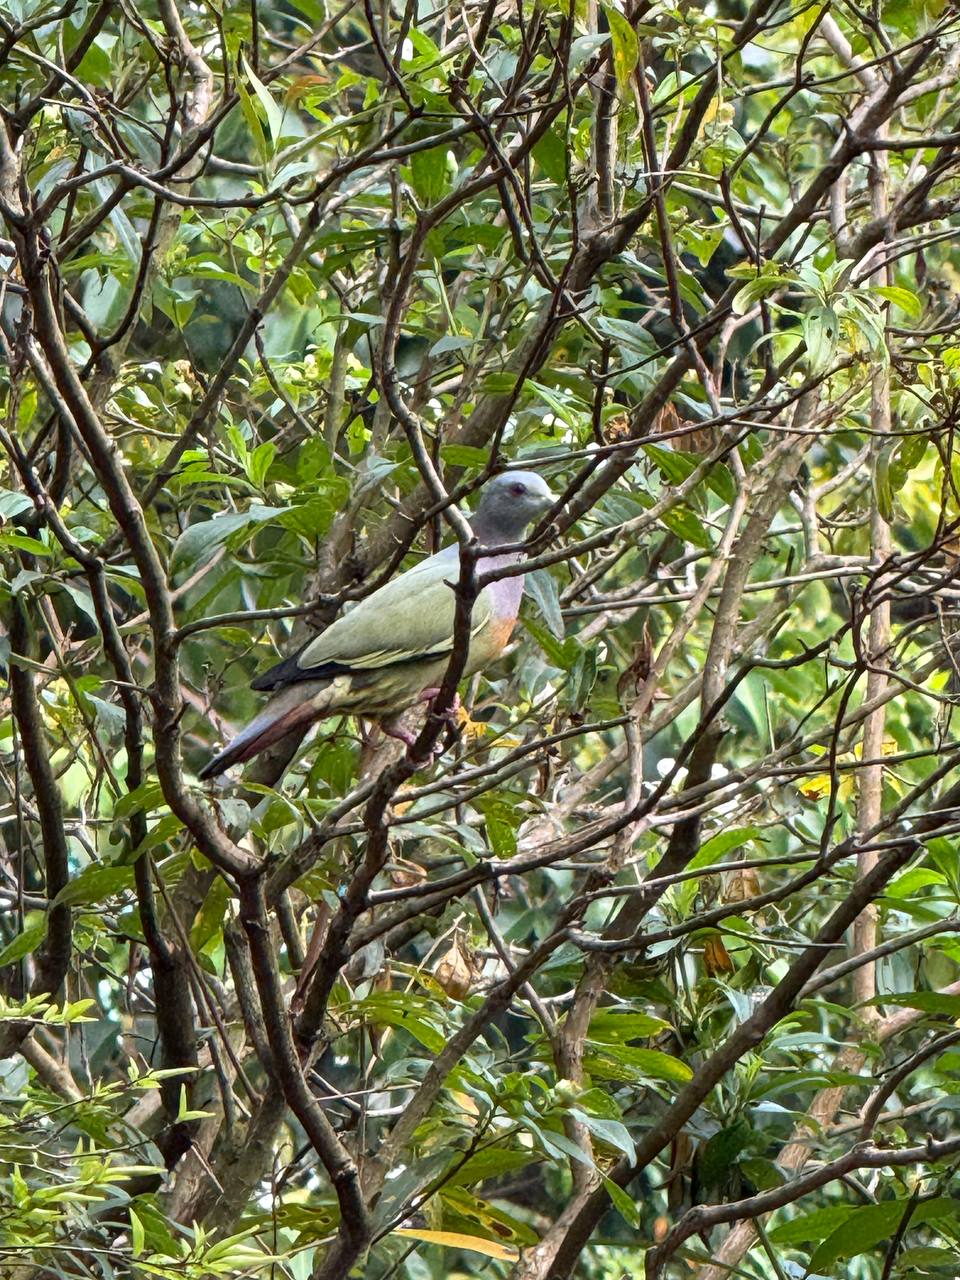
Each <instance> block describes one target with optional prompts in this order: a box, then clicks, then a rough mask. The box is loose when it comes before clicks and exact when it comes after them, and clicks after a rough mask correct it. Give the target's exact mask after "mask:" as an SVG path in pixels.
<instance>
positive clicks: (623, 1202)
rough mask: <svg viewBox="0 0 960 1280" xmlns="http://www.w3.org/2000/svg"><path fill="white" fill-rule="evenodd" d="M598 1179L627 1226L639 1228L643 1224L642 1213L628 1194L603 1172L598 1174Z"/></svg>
mask: <svg viewBox="0 0 960 1280" xmlns="http://www.w3.org/2000/svg"><path fill="white" fill-rule="evenodd" d="M600 1181H601V1182H602V1183H603V1188H604V1190H605V1191H606V1193H607V1195H608V1196H609V1197H610V1200H611V1201H612V1203H613V1206H614V1208H615V1209H616V1210H617V1212H618V1213H619V1214H620V1216H621V1218H623V1220H624V1222H626V1224H627V1226H629V1227H633V1228H634V1229H635V1230H639V1229H640V1228H641V1226H642V1225H643V1214H642V1213H641V1212H640V1209H639V1208H638V1207H637V1205H636V1203H635V1202H634V1200H633V1199H632V1197H631V1196H630V1194H629V1193H628V1192H626V1191H624V1189H623V1187H619V1186H617V1184H616V1183H615V1182H613V1181H611V1179H610V1178H608V1177H607V1176H606V1175H605V1174H601V1175H600Z"/></svg>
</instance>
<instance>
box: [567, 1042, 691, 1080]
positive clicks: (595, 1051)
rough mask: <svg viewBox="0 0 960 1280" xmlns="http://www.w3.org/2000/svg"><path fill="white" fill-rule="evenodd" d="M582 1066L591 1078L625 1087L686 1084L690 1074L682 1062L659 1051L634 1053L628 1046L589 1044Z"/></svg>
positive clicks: (645, 1050)
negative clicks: (653, 1082) (655, 1082)
mask: <svg viewBox="0 0 960 1280" xmlns="http://www.w3.org/2000/svg"><path fill="white" fill-rule="evenodd" d="M584 1062H585V1065H586V1068H587V1070H588V1071H589V1072H590V1074H591V1075H594V1076H600V1077H601V1078H602V1079H605V1080H622V1081H624V1082H625V1083H626V1082H628V1081H630V1082H634V1083H635V1082H638V1081H640V1080H669V1081H671V1082H672V1083H674V1084H686V1083H687V1082H688V1081H689V1080H692V1079H693V1072H692V1071H691V1070H690V1068H689V1067H688V1066H687V1064H686V1063H685V1062H681V1061H680V1059H679V1058H674V1057H672V1056H671V1055H670V1054H669V1053H662V1052H661V1051H660V1050H659V1049H635V1048H633V1047H632V1046H631V1045H622V1044H621V1045H616V1046H614V1045H610V1044H595V1043H594V1042H593V1041H589V1042H588V1044H587V1047H586V1053H585V1056H584Z"/></svg>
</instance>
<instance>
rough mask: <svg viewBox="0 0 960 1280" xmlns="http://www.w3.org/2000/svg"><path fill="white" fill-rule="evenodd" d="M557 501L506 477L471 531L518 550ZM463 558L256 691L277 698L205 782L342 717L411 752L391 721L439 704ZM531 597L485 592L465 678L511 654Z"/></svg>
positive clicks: (332, 633) (382, 596)
mask: <svg viewBox="0 0 960 1280" xmlns="http://www.w3.org/2000/svg"><path fill="white" fill-rule="evenodd" d="M553 500H554V497H553V494H552V493H551V492H550V490H549V489H548V487H547V485H546V484H545V482H544V481H543V479H542V478H541V477H540V476H538V475H537V474H536V473H535V472H532V471H508V472H504V473H503V474H502V475H499V476H496V477H495V478H494V479H493V480H491V481H490V482H489V483H488V484H487V485H486V486H485V488H484V490H483V493H482V495H481V497H480V504H479V506H478V507H477V511H476V514H475V516H474V517H473V520H472V521H471V527H472V529H473V532H474V534H475V535H476V537H477V539H478V540H479V542H480V543H481V544H482V545H483V546H486V547H496V546H502V545H504V544H508V543H512V542H518V541H519V540H520V539H521V538H522V536H523V532H524V530H525V529H526V528H527V526H528V525H529V524H531V523H532V522H533V521H534V520H535V519H536V518H537V517H538V516H540V515H542V514H543V513H544V512H545V511H546V510H547V509H548V508H549V507H550V505H551V504H552V502H553ZM459 558H460V549H459V544H458V543H456V542H454V543H453V544H452V545H450V546H448V547H445V548H444V549H443V550H442V551H438V552H437V554H436V555H433V556H430V557H428V559H426V560H423V561H422V562H421V563H420V564H418V565H416V566H415V567H414V568H413V569H408V570H407V571H406V573H401V574H400V575H399V577H396V578H393V579H392V580H391V581H390V582H388V583H386V585H385V586H382V587H381V588H380V589H379V590H378V591H374V592H373V594H372V595H369V596H367V597H366V599H365V600H361V601H360V603H359V604H358V605H356V607H355V608H353V609H351V610H349V611H348V612H347V613H345V614H344V615H343V616H342V617H340V618H338V619H337V620H336V622H334V623H332V624H331V625H330V626H329V627H327V629H326V631H323V632H321V634H320V635H319V636H317V637H316V639H315V640H311V641H310V642H309V643H308V644H307V645H306V646H305V647H304V648H303V649H301V650H300V652H299V653H296V654H294V655H293V656H292V657H290V658H285V659H284V661H283V662H280V663H278V664H277V665H276V666H274V667H271V668H270V669H269V671H265V672H264V673H263V674H262V675H259V676H257V678H256V679H255V680H254V681H253V685H252V687H253V688H254V689H264V690H268V691H269V692H271V693H272V694H273V695H274V696H273V697H272V698H271V699H270V701H269V702H268V703H267V705H266V707H265V708H264V709H263V711H262V712H261V713H260V715H258V716H257V717H256V719H255V720H252V721H251V723H250V724H248V725H247V727H246V728H245V729H243V730H242V731H241V732H240V733H239V734H237V736H236V737H235V738H234V739H233V741H232V742H231V743H229V744H228V745H227V746H226V747H225V748H224V749H223V751H221V752H220V753H219V754H218V755H215V756H214V757H213V759H212V760H211V761H210V762H209V764H207V765H205V766H204V768H203V769H202V770H201V771H200V775H199V776H200V777H201V778H212V777H216V775H217V774H219V773H222V772H223V771H224V769H229V768H230V766H231V765H234V764H240V763H242V762H243V761H246V760H250V759H252V757H253V756H255V755H258V754H259V753H260V752H261V751H263V750H265V749H266V748H267V747H269V746H272V745H273V743H275V742H278V741H279V740H280V739H281V738H283V737H285V736H286V735H287V734H288V733H290V732H291V731H292V730H293V729H296V728H298V727H299V728H303V727H305V726H307V725H309V724H312V723H313V722H314V721H315V720H322V719H325V718H326V717H327V716H331V715H335V714H337V713H338V712H346V713H348V714H352V715H359V716H368V717H370V718H371V719H375V720H380V721H381V722H386V723H385V726H384V727H385V728H387V731H388V732H391V731H393V732H394V735H395V736H398V737H402V738H403V739H404V741H408V742H409V741H410V738H409V735H408V734H405V733H404V732H403V730H400V729H396V728H393V729H392V727H391V725H390V723H389V720H390V718H391V717H393V716H396V715H398V714H399V713H400V712H401V711H404V710H406V708H407V707H410V706H413V704H414V703H415V702H418V701H423V700H428V699H429V698H430V697H432V696H433V695H434V694H435V693H436V691H437V686H439V684H440V681H441V680H442V679H443V673H444V671H445V670H446V666H447V663H448V661H449V659H450V654H451V652H452V650H453V628H454V618H455V613H456V597H455V594H454V591H453V585H454V584H455V583H456V581H457V579H458V577H459ZM520 558H521V557H520V553H519V552H507V553H505V554H503V555H494V556H483V555H481V556H480V557H479V558H478V560H477V572H478V573H483V572H485V571H488V570H491V569H498V568H503V567H504V566H506V565H512V564H516V563H517V562H518V561H519V560H520ZM522 596H523V578H522V577H521V576H514V577H510V578H500V579H498V580H497V581H495V582H492V583H490V585H489V586H487V587H485V588H484V589H483V591H481V592H480V595H479V596H478V597H477V600H476V602H475V604H474V606H473V613H472V618H471V622H472V632H471V639H470V651H469V654H468V656H467V663H466V666H465V668H464V673H463V674H464V676H469V675H472V674H473V673H474V672H476V671H479V670H480V669H481V668H482V667H484V666H486V664H487V663H488V662H492V661H493V660H494V659H495V658H497V657H499V656H500V654H501V653H502V652H503V650H504V648H505V647H506V644H507V641H508V640H509V639H510V635H511V633H512V631H513V627H514V623H515V622H516V620H517V612H518V610H519V608H520V600H521V597H522Z"/></svg>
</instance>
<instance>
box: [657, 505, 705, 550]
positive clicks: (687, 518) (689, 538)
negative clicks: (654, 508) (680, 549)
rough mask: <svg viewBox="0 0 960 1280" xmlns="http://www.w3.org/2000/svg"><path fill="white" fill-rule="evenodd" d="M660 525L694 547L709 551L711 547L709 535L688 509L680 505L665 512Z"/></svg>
mask: <svg viewBox="0 0 960 1280" xmlns="http://www.w3.org/2000/svg"><path fill="white" fill-rule="evenodd" d="M660 523H661V524H662V525H665V526H666V527H667V528H668V529H669V530H670V532H671V533H675V534H676V535H677V537H678V538H680V539H682V540H683V541H684V542H689V543H691V544H692V545H693V546H695V547H703V548H704V550H706V551H709V550H710V548H711V547H712V546H713V543H712V541H711V540H710V535H709V534H708V533H707V531H706V529H705V528H704V527H703V525H702V524H701V523H700V521H699V520H698V519H697V517H696V516H695V515H694V514H693V512H692V511H691V510H690V508H689V507H686V506H682V505H681V506H679V507H674V508H673V509H672V510H670V511H665V512H664V513H663V515H662V516H661V517H660Z"/></svg>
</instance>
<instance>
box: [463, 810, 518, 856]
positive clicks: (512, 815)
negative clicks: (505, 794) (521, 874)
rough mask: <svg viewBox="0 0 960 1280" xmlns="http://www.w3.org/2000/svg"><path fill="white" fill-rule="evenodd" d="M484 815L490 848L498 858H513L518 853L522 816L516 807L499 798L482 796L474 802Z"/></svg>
mask: <svg viewBox="0 0 960 1280" xmlns="http://www.w3.org/2000/svg"><path fill="white" fill-rule="evenodd" d="M474 803H475V804H476V807H477V808H478V809H479V810H480V812H481V813H482V814H483V825H484V826H485V827H486V829H487V839H488V840H489V841H490V848H491V849H492V850H493V852H494V854H495V855H496V856H497V857H498V858H512V857H514V855H515V854H516V852H517V827H518V826H519V825H520V814H519V813H518V811H517V809H516V808H515V807H514V805H512V804H510V803H509V802H507V801H505V800H503V799H501V798H500V797H499V796H481V798H480V799H479V800H476V801H475V802H474Z"/></svg>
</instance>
